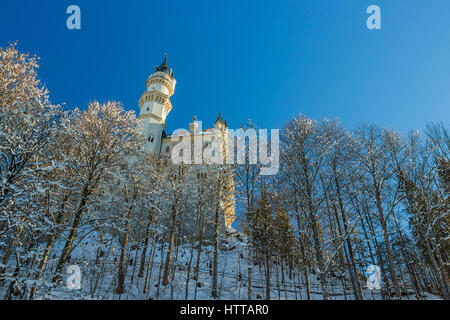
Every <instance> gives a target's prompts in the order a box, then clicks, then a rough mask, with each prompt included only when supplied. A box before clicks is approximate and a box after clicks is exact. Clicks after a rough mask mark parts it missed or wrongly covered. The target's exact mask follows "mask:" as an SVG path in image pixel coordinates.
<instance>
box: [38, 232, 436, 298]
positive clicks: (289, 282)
mask: <svg viewBox="0 0 450 320" xmlns="http://www.w3.org/2000/svg"><path fill="white" fill-rule="evenodd" d="M111 239H112V238H111V237H105V238H104V240H103V245H102V249H101V250H102V251H103V252H104V255H103V256H102V257H101V258H99V259H98V261H97V263H96V255H97V250H98V249H99V247H100V236H99V234H97V233H91V234H90V235H88V236H87V237H86V238H85V239H84V240H83V241H82V243H80V244H79V246H78V247H76V249H75V250H74V251H73V253H72V255H71V260H70V262H69V264H68V265H77V266H78V267H80V270H81V274H82V278H81V289H79V290H71V289H69V288H68V285H67V282H68V281H69V278H70V277H71V275H73V273H65V275H64V277H63V279H62V281H60V282H59V283H57V284H54V283H52V282H51V278H50V277H47V279H44V280H43V281H42V282H41V290H39V292H40V294H39V295H37V296H36V299H57V300H72V299H86V300H105V299H106V300H109V299H120V300H128V299H129V300H147V299H152V300H157V299H161V300H167V299H186V298H187V299H197V300H209V299H211V275H212V274H211V271H210V270H211V269H210V266H211V264H212V255H213V251H214V250H213V247H212V246H204V247H203V250H202V251H203V252H202V255H201V263H200V265H201V268H200V270H199V277H198V280H194V279H192V277H193V265H194V263H193V261H194V260H195V259H196V251H195V250H194V252H193V256H192V261H191V264H192V268H191V270H190V277H189V278H190V279H189V284H188V286H187V288H186V283H187V274H188V265H189V261H190V259H191V252H190V250H191V249H190V246H189V245H187V244H184V245H180V246H179V248H178V254H177V256H176V258H175V259H174V267H173V270H172V279H171V281H170V283H169V284H168V285H167V286H163V285H161V284H160V282H161V277H162V275H161V274H162V267H163V264H164V263H162V262H164V260H163V261H161V260H162V259H161V257H162V255H163V254H164V253H165V251H166V249H167V247H161V245H159V244H155V247H154V250H153V256H152V259H151V260H152V261H151V265H152V268H151V269H147V270H146V273H145V274H144V276H143V277H138V269H139V265H140V260H139V257H140V254H139V252H136V248H134V250H132V251H130V252H128V254H127V262H128V263H127V270H126V280H125V292H124V293H123V294H122V295H118V294H115V290H114V289H115V287H116V285H117V272H118V271H117V270H118V265H117V260H118V258H119V254H120V245H119V244H118V243H116V242H114V241H112V240H111ZM225 242H226V244H225V245H224V246H222V248H221V250H220V254H219V290H218V292H219V299H222V300H240V299H242V300H247V299H248V288H247V287H248V259H247V257H246V254H247V251H246V248H247V244H246V239H245V238H242V237H241V235H240V234H238V233H237V232H235V233H234V235H232V236H231V237H230V238H229V239H227V241H225ZM61 245H62V243H57V245H56V246H55V250H59V247H60V246H61ZM56 248H58V249H56ZM138 251H139V250H138ZM136 257H138V259H137V260H136ZM148 258H149V257H147V261H146V263H148V262H149V260H148ZM115 262H116V263H115ZM55 263H56V261H55V260H51V261H49V265H48V266H49V268H54V264H55ZM67 269H68V268H67V267H66V268H65V271H67ZM273 270H275V272H272V275H271V298H272V299H282V300H304V299H306V286H305V279H304V278H303V276H302V273H301V272H298V271H294V272H293V273H292V276H291V279H289V277H288V275H287V274H286V275H285V278H286V280H285V282H284V283H282V280H281V275H280V270H277V266H273ZM147 274H148V276H147ZM146 277H147V288H149V289H148V290H147V292H145V293H144V285H145V283H146ZM264 277H265V275H264V268H263V267H262V266H261V265H254V266H253V279H252V284H253V285H252V291H253V294H252V299H255V300H258V299H264V297H265V290H266V289H265V285H266V282H265V279H264ZM328 281H329V285H330V295H331V299H332V300H345V299H349V300H350V299H354V297H353V295H352V292H351V286H350V283H349V281H348V280H345V281H343V280H342V279H337V278H334V277H330V278H329V279H328ZM30 282H31V281H30ZM30 284H31V283H30ZM310 286H311V298H312V299H317V300H321V299H322V298H323V296H322V292H321V288H320V284H319V281H318V279H317V276H316V275H315V274H311V275H310ZM344 286H345V290H344ZM186 292H187V294H186ZM364 295H365V299H370V300H379V299H381V296H380V294H379V292H378V290H374V291H370V290H367V289H366V290H365V292H364ZM403 299H410V300H416V297H415V296H414V292H413V291H412V290H411V295H409V296H405V297H404V298H403ZM426 299H439V297H437V296H434V295H431V294H427V297H426Z"/></svg>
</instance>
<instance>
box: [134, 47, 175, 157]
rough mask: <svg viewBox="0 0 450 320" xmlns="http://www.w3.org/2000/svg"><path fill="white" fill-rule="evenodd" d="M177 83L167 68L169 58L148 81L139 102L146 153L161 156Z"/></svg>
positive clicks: (170, 70)
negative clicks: (172, 97)
mask: <svg viewBox="0 0 450 320" xmlns="http://www.w3.org/2000/svg"><path fill="white" fill-rule="evenodd" d="M176 83H177V81H176V80H175V78H174V76H173V72H172V69H169V67H168V66H167V56H166V57H165V58H164V61H163V62H162V63H161V65H160V66H159V67H157V68H156V69H155V72H154V73H153V74H152V75H151V76H150V77H149V78H148V79H147V82H146V91H145V92H144V94H143V95H142V97H141V99H140V100H139V107H140V109H141V110H140V114H139V123H140V125H141V130H142V131H141V132H142V135H143V136H144V139H145V145H144V151H146V152H149V153H152V154H155V155H156V156H158V155H159V153H160V151H161V140H162V135H163V131H164V128H165V122H166V118H167V116H168V115H169V113H170V111H171V110H172V103H171V102H170V97H171V96H172V95H173V94H174V93H175V85H176Z"/></svg>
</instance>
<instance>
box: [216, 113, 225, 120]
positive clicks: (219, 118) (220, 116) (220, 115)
mask: <svg viewBox="0 0 450 320" xmlns="http://www.w3.org/2000/svg"><path fill="white" fill-rule="evenodd" d="M218 122H222V123H224V122H223V120H222V113H221V112H219V117H218V118H217V120H216V123H218Z"/></svg>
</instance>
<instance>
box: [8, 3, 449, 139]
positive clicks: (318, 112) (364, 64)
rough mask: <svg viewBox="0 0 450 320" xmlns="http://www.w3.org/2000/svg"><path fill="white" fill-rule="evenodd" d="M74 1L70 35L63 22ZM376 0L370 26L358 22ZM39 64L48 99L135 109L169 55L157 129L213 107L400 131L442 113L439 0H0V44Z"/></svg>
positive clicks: (202, 116) (445, 54)
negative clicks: (168, 84)
mask: <svg viewBox="0 0 450 320" xmlns="http://www.w3.org/2000/svg"><path fill="white" fill-rule="evenodd" d="M70 4H77V5H79V6H80V7H81V13H82V29H81V30H80V31H70V30H68V29H67V28H66V18H67V17H68V15H67V14H66V8H67V6H68V5H70ZM370 4H377V5H379V6H380V7H381V12H382V28H383V29H382V30H375V31H370V30H368V29H367V28H366V19H367V17H368V15H367V14H366V8H367V7H368V6H369V5H370ZM15 40H18V41H19V47H18V48H19V49H20V50H21V51H26V52H32V53H36V54H37V55H39V56H40V57H41V71H40V77H41V79H42V80H43V82H45V83H46V84H47V86H48V88H49V89H50V91H51V98H52V100H53V102H55V103H63V102H64V103H66V104H67V106H68V107H70V108H73V107H75V106H78V107H82V108H83V107H84V106H86V104H87V103H88V102H89V101H90V100H93V99H97V100H100V101H105V100H119V101H122V102H123V103H124V105H125V107H126V108H127V109H134V110H136V111H138V104H137V101H138V99H139V98H140V96H141V94H142V93H143V91H144V89H145V80H146V78H147V77H148V76H149V75H150V74H151V73H152V71H153V70H154V68H155V66H156V65H159V64H160V62H161V61H162V59H163V56H164V52H168V53H169V65H170V66H171V67H173V68H174V72H175V77H176V79H177V81H178V84H177V89H176V93H175V96H174V97H173V98H172V102H173V105H174V109H173V110H172V112H171V114H170V116H169V118H168V120H167V128H168V131H172V130H174V129H176V128H180V127H184V128H185V127H187V124H188V122H189V120H191V118H192V116H193V115H194V114H196V115H197V117H198V118H199V120H203V121H204V126H210V125H211V124H212V123H213V122H214V121H215V119H216V118H217V114H218V112H219V111H222V114H223V117H224V118H225V119H228V120H229V123H230V126H232V127H237V126H239V124H241V123H243V122H245V121H246V120H247V119H248V118H252V119H254V120H255V121H256V122H257V123H258V124H259V125H260V126H262V127H265V128H280V127H282V126H283V125H284V124H285V123H286V122H287V121H288V120H289V119H290V118H292V117H293V116H294V115H296V114H298V113H300V112H301V113H304V114H306V115H308V116H310V117H312V118H316V119H318V118H321V117H323V116H327V117H330V118H334V117H338V118H339V119H340V120H341V121H342V122H343V123H344V125H345V126H346V127H348V128H353V127H354V126H355V125H357V124H359V123H376V124H380V125H384V126H388V127H394V128H397V129H398V130H400V131H401V132H403V133H406V132H407V130H409V129H422V128H424V127H425V124H426V123H427V122H430V121H444V122H445V123H449V121H448V120H449V119H450V103H449V101H450V1H448V0H427V1H424V0H386V1H382V0H371V1H365V0H295V1H281V0H280V1H262V0H259V1H246V0H240V1H230V0H228V1H195V0H191V1H170V0H163V1H151V0H146V1H137V0H128V1H95V0H89V1H87V0H71V1H63V0H58V1H56V0H47V1H36V0H26V1H24V0H17V1H2V5H1V8H0V46H2V47H5V46H6V45H7V44H8V42H11V41H15Z"/></svg>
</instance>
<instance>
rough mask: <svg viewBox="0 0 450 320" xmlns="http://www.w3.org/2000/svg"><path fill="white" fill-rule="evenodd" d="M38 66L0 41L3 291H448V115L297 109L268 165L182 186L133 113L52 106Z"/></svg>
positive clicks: (408, 294)
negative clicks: (364, 115)
mask: <svg viewBox="0 0 450 320" xmlns="http://www.w3.org/2000/svg"><path fill="white" fill-rule="evenodd" d="M38 69H39V61H38V58H37V57H36V56H34V55H31V54H26V53H21V52H19V51H18V50H17V49H16V44H11V45H10V46H9V47H7V48H0V259H1V260H0V298H1V299H5V300H11V299H13V300H19V299H22V300H31V299H37V300H45V299H101V300H103V299H138V300H143V299H154V300H156V299H192V300H196V299H250V300H251V299H266V300H270V299H295V300H313V299H324V300H335V299H338V300H344V299H345V300H365V299H371V300H372V299H377V300H378V299H383V300H396V299H408V300H409V299H413V300H417V299H445V300H447V299H449V284H448V279H449V271H450V269H449V249H450V247H449V226H448V224H449V222H450V216H449V210H450V198H449V192H450V151H449V148H450V140H449V136H448V134H449V125H448V123H430V124H429V125H428V126H427V127H426V128H424V130H423V131H410V132H409V133H408V134H407V135H402V134H400V133H399V132H397V131H395V130H394V129H389V128H384V127H380V126H378V125H360V126H358V127H356V128H354V129H352V130H349V129H346V128H344V127H343V126H342V124H341V123H340V122H339V121H338V120H330V119H321V120H313V119H310V118H308V117H307V116H304V115H301V114H300V115H298V116H296V117H294V118H293V119H291V120H289V121H287V123H286V125H285V126H284V127H283V128H282V129H281V130H280V168H279V172H278V174H276V175H273V176H263V175H260V174H259V170H260V168H259V167H258V165H257V164H256V165H253V164H240V165H225V164H224V165H219V164H214V165H211V168H210V169H209V172H210V173H209V174H208V175H203V174H197V175H195V177H194V178H195V179H196V183H193V182H192V174H189V172H190V173H192V172H193V170H194V172H195V170H196V169H195V167H192V166H195V165H183V164H181V165H173V164H171V163H170V161H169V162H168V161H162V160H161V159H153V158H152V157H150V156H147V155H145V154H143V153H142V151H141V150H140V149H141V148H140V146H141V145H142V138H141V137H140V135H139V130H138V127H137V119H136V116H135V113H134V112H132V111H127V108H125V107H124V106H122V104H121V103H119V102H114V101H110V102H105V103H100V102H97V101H93V102H91V103H89V105H88V106H86V107H84V108H83V109H77V108H72V109H71V108H67V107H66V108H65V107H62V106H60V105H55V104H53V103H52V102H51V99H50V94H49V91H48V89H47V88H46V86H45V85H44V84H43V83H41V81H40V80H39V77H38ZM424 107H426V106H424ZM242 127H243V128H256V127H257V124H254V123H252V122H251V121H249V122H246V123H243V124H242ZM230 179H233V180H234V184H235V188H234V189H233V190H232V191H230V189H229V188H227V186H228V183H229V181H230ZM230 192H233V196H234V199H235V203H234V205H235V207H236V221H235V223H234V224H233V228H224V227H223V220H224V215H225V211H226V210H227V208H226V207H224V206H223V205H222V204H223V203H229V199H230V196H231V194H230ZM369 266H377V267H378V269H376V270H379V280H380V281H379V282H380V287H378V288H375V289H373V288H372V290H370V288H368V285H367V283H368V281H370V280H371V275H369V274H368V271H367V270H368V267H369Z"/></svg>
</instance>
